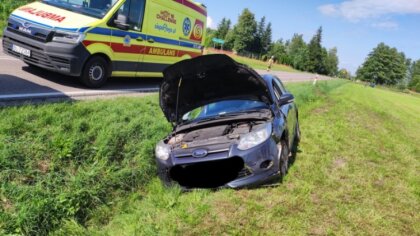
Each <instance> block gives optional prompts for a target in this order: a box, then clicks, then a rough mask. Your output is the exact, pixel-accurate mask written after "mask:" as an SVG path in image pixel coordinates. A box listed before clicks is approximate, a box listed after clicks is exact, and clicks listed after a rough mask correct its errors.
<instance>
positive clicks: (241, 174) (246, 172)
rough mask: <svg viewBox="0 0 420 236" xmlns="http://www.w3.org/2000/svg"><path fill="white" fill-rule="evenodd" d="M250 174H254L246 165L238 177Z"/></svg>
mask: <svg viewBox="0 0 420 236" xmlns="http://www.w3.org/2000/svg"><path fill="white" fill-rule="evenodd" d="M250 175H252V172H251V170H250V169H249V168H248V167H246V166H245V167H244V168H243V169H242V170H241V171H239V172H238V179H242V178H245V177H248V176H250Z"/></svg>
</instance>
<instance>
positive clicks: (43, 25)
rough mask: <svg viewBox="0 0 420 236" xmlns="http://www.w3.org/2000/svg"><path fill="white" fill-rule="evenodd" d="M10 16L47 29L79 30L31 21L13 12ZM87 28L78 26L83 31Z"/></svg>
mask: <svg viewBox="0 0 420 236" xmlns="http://www.w3.org/2000/svg"><path fill="white" fill-rule="evenodd" d="M11 17H12V18H17V19H15V20H16V21H20V20H24V21H27V22H30V23H31V24H32V25H34V26H41V27H43V28H47V29H52V28H54V29H58V30H64V31H72V32H76V31H78V30H79V28H61V27H52V26H50V25H46V24H42V23H39V22H36V21H33V20H29V19H26V18H24V17H21V16H17V15H15V14H11ZM18 19H19V20H18ZM87 29H88V27H83V28H80V32H85V31H86V30H87Z"/></svg>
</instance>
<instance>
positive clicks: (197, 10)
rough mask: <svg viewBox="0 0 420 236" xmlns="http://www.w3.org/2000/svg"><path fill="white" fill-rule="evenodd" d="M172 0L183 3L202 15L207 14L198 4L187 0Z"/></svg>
mask: <svg viewBox="0 0 420 236" xmlns="http://www.w3.org/2000/svg"><path fill="white" fill-rule="evenodd" d="M174 1H175V2H177V3H179V4H182V5H184V6H186V7H189V8H191V9H193V10H194V11H196V12H198V13H200V14H202V15H204V16H207V11H206V10H205V9H203V8H201V7H200V6H197V5H195V4H194V3H192V2H190V1H188V0H174Z"/></svg>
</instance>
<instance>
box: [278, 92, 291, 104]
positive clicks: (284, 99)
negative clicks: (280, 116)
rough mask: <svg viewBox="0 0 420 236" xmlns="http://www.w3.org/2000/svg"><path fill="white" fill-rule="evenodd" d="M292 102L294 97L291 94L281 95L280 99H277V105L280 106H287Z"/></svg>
mask: <svg viewBox="0 0 420 236" xmlns="http://www.w3.org/2000/svg"><path fill="white" fill-rule="evenodd" d="M294 101H295V96H293V95H292V94H291V93H285V94H283V95H281V97H280V99H279V105H280V106H283V105H287V104H290V103H292V102H294Z"/></svg>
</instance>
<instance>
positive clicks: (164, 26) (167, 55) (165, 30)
mask: <svg viewBox="0 0 420 236" xmlns="http://www.w3.org/2000/svg"><path fill="white" fill-rule="evenodd" d="M177 5H179V6H180V7H182V5H181V4H178V3H176V2H175V1H157V0H147V8H146V18H145V21H146V24H145V31H144V32H145V33H146V34H147V38H146V51H145V54H144V57H143V63H142V64H141V67H140V71H139V74H140V75H142V76H151V77H155V76H162V74H161V73H162V71H163V70H164V69H165V68H166V67H168V66H169V65H171V64H173V63H175V62H177V61H178V60H179V59H178V52H179V48H180V47H179V36H180V34H182V33H181V32H180V29H179V28H180V26H179V25H180V24H181V25H182V20H183V19H182V18H181V17H180V15H179V14H180V13H179V9H178V8H175V7H176V6H177Z"/></svg>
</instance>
